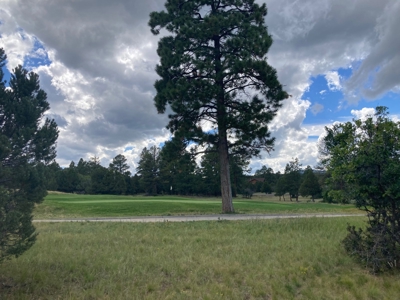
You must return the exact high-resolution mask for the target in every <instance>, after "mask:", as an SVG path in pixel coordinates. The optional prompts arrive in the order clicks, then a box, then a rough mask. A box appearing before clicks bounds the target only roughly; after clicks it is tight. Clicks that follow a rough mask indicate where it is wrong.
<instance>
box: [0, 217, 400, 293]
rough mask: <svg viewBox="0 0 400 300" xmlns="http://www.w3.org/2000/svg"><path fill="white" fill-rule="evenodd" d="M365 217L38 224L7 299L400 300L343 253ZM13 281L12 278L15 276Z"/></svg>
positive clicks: (5, 268)
mask: <svg viewBox="0 0 400 300" xmlns="http://www.w3.org/2000/svg"><path fill="white" fill-rule="evenodd" d="M347 223H351V224H354V225H356V226H363V224H364V220H363V218H350V217H349V218H344V219H343V218H326V219H317V218H312V219H292V220H268V221H260V220H258V221H229V222H228V221H222V222H216V221H215V222H186V223H155V224H149V223H146V224H141V223H139V224H138V223H62V224H55V223H49V224H37V225H36V226H37V228H38V231H39V233H40V234H39V237H38V241H37V243H36V244H35V245H34V246H33V247H32V249H30V250H29V251H27V252H26V253H25V254H23V255H22V256H21V257H20V258H18V259H13V260H11V261H8V262H6V263H4V264H3V265H2V275H1V276H2V278H3V280H5V279H4V278H6V279H7V280H8V287H4V288H2V290H1V291H0V293H1V294H0V295H2V296H4V297H3V298H4V299H397V298H398V295H399V291H400V281H399V280H398V279H399V277H398V275H390V274H389V275H383V276H379V277H375V276H372V275H371V274H369V273H368V272H367V271H366V270H365V269H363V268H362V267H360V266H359V265H357V264H356V263H354V262H353V261H352V260H351V259H350V258H349V257H348V256H347V255H346V254H345V253H344V251H343V249H342V247H341V245H340V241H341V240H342V239H343V238H344V236H345V234H346V230H345V228H346V224H347ZM9 278H12V280H11V279H9Z"/></svg>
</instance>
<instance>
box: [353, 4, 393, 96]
mask: <svg viewBox="0 0 400 300" xmlns="http://www.w3.org/2000/svg"><path fill="white" fill-rule="evenodd" d="M399 15H400V2H399V1H390V3H389V4H388V5H387V6H386V7H385V9H384V11H383V12H382V13H381V14H377V22H376V24H375V26H374V31H373V32H374V33H375V35H376V37H377V42H376V45H375V46H374V47H373V48H372V49H371V51H370V52H369V53H368V55H366V57H365V59H364V60H363V61H362V63H361V65H360V67H359V68H358V69H357V70H355V72H354V74H353V76H352V77H351V78H350V79H349V80H348V81H347V82H346V90H347V96H348V99H349V101H351V102H357V101H359V100H360V98H361V97H365V98H367V99H370V100H373V99H377V98H379V97H380V96H382V95H383V94H384V93H386V92H387V91H389V90H393V91H396V92H399V87H400V51H399V49H400V34H399V32H398V29H399V28H400V18H399Z"/></svg>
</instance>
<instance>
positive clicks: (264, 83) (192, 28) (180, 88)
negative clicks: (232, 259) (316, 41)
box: [149, 0, 288, 212]
mask: <svg viewBox="0 0 400 300" xmlns="http://www.w3.org/2000/svg"><path fill="white" fill-rule="evenodd" d="M165 8H166V11H161V12H152V13H151V14H150V21H149V26H150V27H151V31H152V33H153V34H159V33H160V30H161V29H163V28H165V29H166V30H167V31H169V32H170V33H171V35H169V36H165V37H163V38H161V40H160V41H159V45H158V50H157V52H158V55H159V56H160V64H159V65H157V67H156V71H157V74H158V75H159V76H160V77H161V79H159V80H157V81H156V83H155V88H156V91H157V95H156V97H155V99H154V101H155V105H156V108H157V110H158V112H159V113H164V112H165V111H166V109H167V106H168V105H169V106H170V108H171V109H172V112H173V113H172V114H170V115H169V118H170V121H169V124H168V126H167V128H169V129H170V130H171V132H172V133H174V134H175V136H177V137H179V138H181V137H183V138H185V139H187V140H191V141H194V142H195V143H197V144H198V145H212V146H216V148H217V150H218V157H219V161H220V164H219V167H220V179H221V194H222V210H223V211H224V212H233V211H234V209H233V205H232V190H231V183H230V182H231V180H230V171H229V153H240V152H241V153H247V154H249V155H258V154H259V152H260V150H266V151H271V150H272V149H273V143H274V138H272V137H271V135H270V132H269V129H268V123H269V122H270V121H271V120H272V118H273V117H274V115H275V114H276V112H277V109H278V108H279V107H280V106H281V101H282V100H283V99H285V98H287V97H288V94H287V93H286V92H284V91H283V89H282V86H281V84H280V83H279V81H278V79H277V75H276V71H275V69H274V68H272V67H271V66H269V65H268V63H267V57H266V54H267V52H268V49H269V47H270V46H271V44H272V38H271V36H270V35H269V34H268V30H267V27H266V26H265V20H264V18H265V16H266V14H267V8H266V5H265V4H263V5H258V4H256V3H255V1H254V0H235V1H233V0H186V1H185V0H167V2H166V4H165ZM229 149H230V151H229Z"/></svg>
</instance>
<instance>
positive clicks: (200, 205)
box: [34, 193, 360, 219]
mask: <svg viewBox="0 0 400 300" xmlns="http://www.w3.org/2000/svg"><path fill="white" fill-rule="evenodd" d="M277 199H278V198H271V197H270V198H268V197H263V198H261V197H256V198H255V199H254V200H246V199H243V198H237V199H235V200H234V207H235V210H236V212H237V213H246V214H249V213H322V212H323V213H360V211H359V210H357V209H356V208H355V207H354V206H353V205H335V204H327V203H312V202H308V203H307V202H306V201H305V200H304V199H303V201H302V202H300V203H296V202H288V201H286V202H283V201H278V200H277ZM218 213H221V199H220V198H190V197H180V196H157V197H146V196H134V197H133V196H113V195H76V194H53V193H51V194H49V195H48V196H47V197H46V198H45V201H44V202H43V203H42V204H40V205H38V206H37V207H36V209H35V212H34V217H35V219H51V218H74V217H115V216H119V217H123V216H154V215H193V214H218Z"/></svg>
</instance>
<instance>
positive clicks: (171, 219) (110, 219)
mask: <svg viewBox="0 0 400 300" xmlns="http://www.w3.org/2000/svg"><path fill="white" fill-rule="evenodd" d="M364 216H365V215H362V214H357V215H355V214H269V215H266V214H263V215H260V214H256V215H239V214H231V215H230V214H219V215H193V216H149V217H105V218H104V217H103V218H79V219H48V220H33V222H34V223H64V222H132V223H157V222H195V221H239V220H270V219H297V218H337V217H364Z"/></svg>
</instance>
